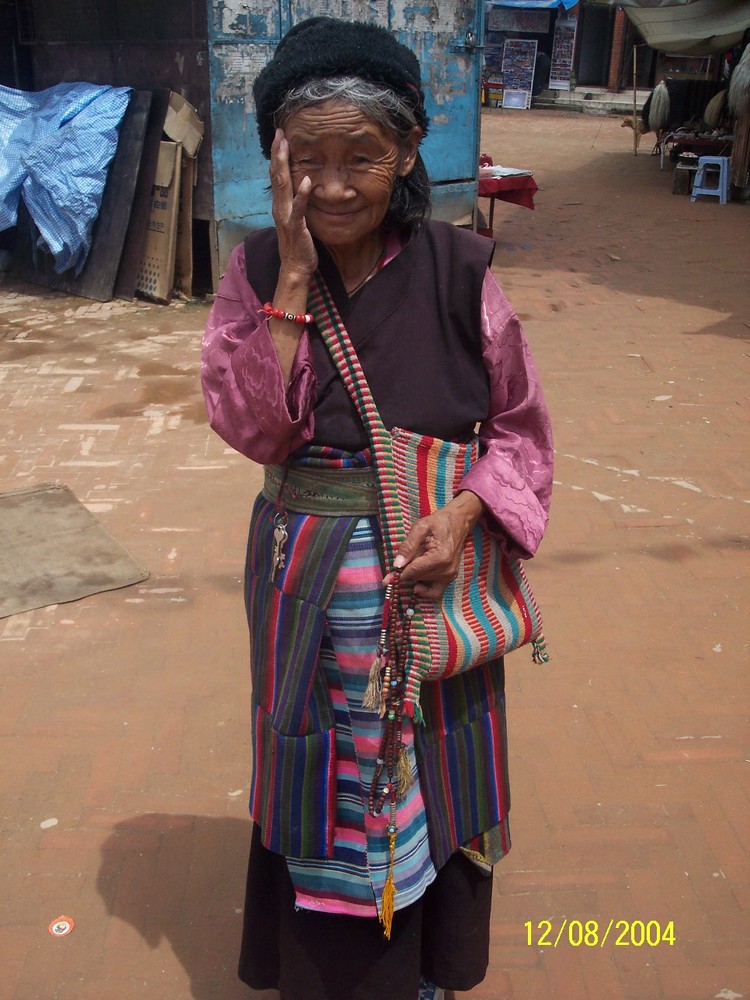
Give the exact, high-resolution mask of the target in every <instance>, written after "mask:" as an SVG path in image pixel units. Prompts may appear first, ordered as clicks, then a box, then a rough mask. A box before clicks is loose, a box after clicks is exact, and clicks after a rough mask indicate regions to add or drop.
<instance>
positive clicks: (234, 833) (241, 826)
mask: <svg viewBox="0 0 750 1000" xmlns="http://www.w3.org/2000/svg"><path fill="white" fill-rule="evenodd" d="M250 832H251V825H250V822H249V821H247V820H239V819H231V818H221V817H212V816H190V815H167V814H163V813H150V814H147V815H143V816H134V817H133V818H132V819H128V820H125V821H123V822H121V823H118V824H117V826H115V827H114V828H113V830H112V833H111V834H110V836H109V837H108V838H107V840H106V841H105V842H104V844H103V845H102V860H101V865H100V867H99V874H98V876H97V889H98V890H99V894H100V895H101V897H102V899H103V900H104V903H105V905H106V908H107V911H108V913H109V914H110V915H111V916H113V917H118V918H119V919H120V920H122V921H124V922H125V923H126V924H128V925H129V926H130V927H132V928H134V929H135V930H136V931H137V932H138V934H140V936H141V937H142V938H143V940H144V941H145V942H146V943H147V944H148V946H149V947H150V948H156V947H158V946H159V944H160V943H161V941H162V938H165V937H166V938H167V940H168V941H169V943H170V944H171V946H172V949H173V951H174V954H175V955H176V956H177V958H178V959H179V961H180V962H181V963H182V966H183V967H184V969H185V971H186V972H187V974H188V976H189V977H190V985H191V996H192V997H194V998H195V1000H276V998H278V993H276V992H275V991H264V992H254V991H252V990H249V989H248V988H247V987H246V986H244V985H243V984H242V983H241V982H240V981H239V980H238V978H237V957H238V955H239V943H240V935H241V931H242V906H243V902H244V887H245V872H246V870H247V855H248V850H249V846H250Z"/></svg>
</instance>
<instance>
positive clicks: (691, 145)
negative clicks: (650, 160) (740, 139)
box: [659, 132, 734, 170]
mask: <svg viewBox="0 0 750 1000" xmlns="http://www.w3.org/2000/svg"><path fill="white" fill-rule="evenodd" d="M667 143H669V147H670V149H669V154H670V158H671V156H672V154H673V153H674V155H675V156H679V155H680V153H696V154H697V155H698V156H731V155H732V144H733V143H734V136H733V135H719V136H716V135H695V134H693V133H692V132H670V133H668V135H665V136H664V138H663V139H662V140H661V142H660V143H659V169H660V170H663V169H664V154H665V153H666V152H667Z"/></svg>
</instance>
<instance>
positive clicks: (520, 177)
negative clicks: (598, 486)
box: [479, 173, 539, 229]
mask: <svg viewBox="0 0 750 1000" xmlns="http://www.w3.org/2000/svg"><path fill="white" fill-rule="evenodd" d="M538 190H539V187H538V185H537V183H536V181H535V180H534V178H533V177H532V176H531V174H509V175H508V176H506V177H488V176H484V177H483V176H482V175H481V173H480V175H479V197H480V198H489V199H490V218H489V227H490V229H492V222H493V219H494V216H495V200H496V199H499V200H500V201H508V202H510V203H511V205H521V206H523V208H530V209H531V210H532V211H533V210H534V195H535V194H536V192H537V191H538Z"/></svg>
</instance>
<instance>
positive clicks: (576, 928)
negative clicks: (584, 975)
mask: <svg viewBox="0 0 750 1000" xmlns="http://www.w3.org/2000/svg"><path fill="white" fill-rule="evenodd" d="M523 926H524V927H525V928H526V944H527V945H529V947H534V946H535V947H537V948H561V947H564V946H565V945H569V946H570V947H571V948H603V947H604V946H605V945H606V944H607V943H609V944H610V945H613V946H614V947H616V948H656V947H657V946H658V945H662V944H666V945H670V946H671V945H673V944H674V943H675V942H676V940H677V935H676V934H675V929H674V920H668V921H667V922H666V923H665V924H662V923H660V922H659V921H658V920H615V919H614V917H612V919H611V920H610V921H609V922H608V923H606V924H605V923H604V921H603V920H601V921H600V920H568V918H567V917H563V918H562V920H560V921H553V920H538V921H536V923H535V922H534V921H532V920H527V921H526V923H525V924H524V925H523Z"/></svg>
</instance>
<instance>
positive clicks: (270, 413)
mask: <svg viewBox="0 0 750 1000" xmlns="http://www.w3.org/2000/svg"><path fill="white" fill-rule="evenodd" d="M260 307H261V302H260V299H259V298H258V296H257V295H256V294H255V292H254V291H253V289H252V288H251V287H250V285H249V283H248V281H247V278H246V277H245V251H244V246H243V245H242V244H240V245H239V246H238V247H235V249H234V250H233V251H232V256H231V258H230V262H229V266H228V268H227V273H226V275H225V276H224V277H223V278H222V280H221V283H220V285H219V290H218V292H217V295H216V300H215V301H214V304H213V305H212V307H211V311H210V313H209V315H208V322H207V324H206V331H205V333H204V335H203V351H202V356H201V382H202V385H203V395H204V398H205V401H206V409H207V410H208V419H209V422H210V424H211V427H212V428H213V429H214V430H215V431H216V433H217V434H218V435H219V436H220V437H221V438H223V439H224V440H225V441H226V442H227V444H229V445H231V446H232V448H234V449H236V450H237V451H239V452H241V453H242V454H243V455H246V456H247V457H248V458H251V459H253V461H255V462H259V463H261V464H264V465H265V464H273V463H279V462H283V461H284V460H285V459H286V457H287V456H288V455H289V453H290V452H292V451H294V450H295V449H296V448H298V447H299V446H300V445H301V444H303V443H304V442H305V441H308V440H309V439H310V437H311V436H312V430H313V415H312V410H313V406H314V403H315V393H316V388H317V379H316V376H315V370H314V368H313V365H312V359H311V357H310V344H309V341H308V335H307V331H305V332H304V333H303V334H302V339H301V340H300V344H299V347H298V348H297V354H296V357H295V359H294V365H293V366H292V375H291V379H290V381H289V385H288V386H285V385H284V380H283V376H282V374H281V368H280V366H279V362H278V358H277V355H276V349H275V348H274V345H273V341H272V339H271V334H270V331H269V329H268V317H267V316H266V315H265V314H264V313H263V312H261V309H260Z"/></svg>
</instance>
